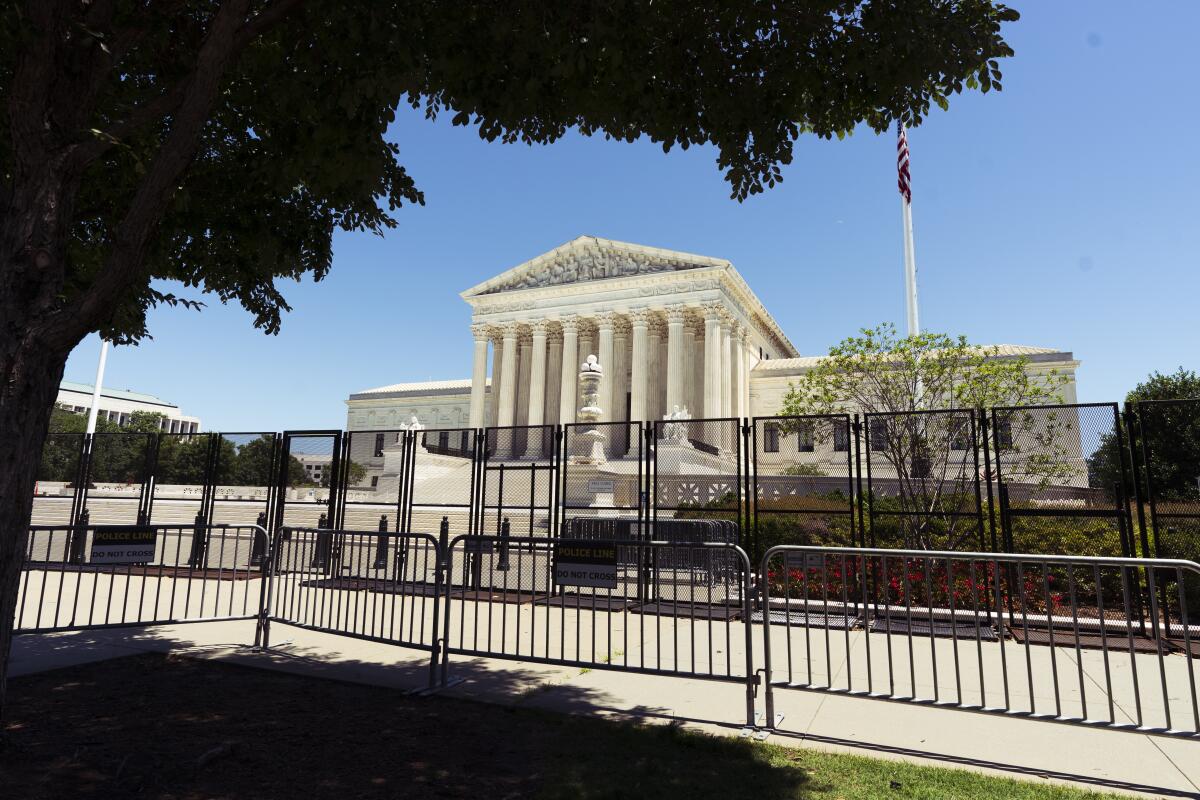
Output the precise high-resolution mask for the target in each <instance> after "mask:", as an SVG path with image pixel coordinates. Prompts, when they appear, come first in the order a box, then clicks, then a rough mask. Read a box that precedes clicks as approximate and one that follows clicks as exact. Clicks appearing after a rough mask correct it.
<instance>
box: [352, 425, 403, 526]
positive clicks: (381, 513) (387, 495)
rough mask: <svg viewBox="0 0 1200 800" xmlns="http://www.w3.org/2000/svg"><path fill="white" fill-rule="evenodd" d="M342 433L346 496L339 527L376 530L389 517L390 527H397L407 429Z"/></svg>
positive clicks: (387, 523)
mask: <svg viewBox="0 0 1200 800" xmlns="http://www.w3.org/2000/svg"><path fill="white" fill-rule="evenodd" d="M342 435H343V437H344V438H343V441H344V452H343V460H344V463H343V468H344V469H345V470H346V475H345V489H346V495H345V498H344V501H343V503H344V505H343V509H342V519H341V520H340V527H343V528H347V529H349V530H374V529H376V528H378V526H379V523H380V520H381V519H382V518H384V517H386V518H387V519H386V525H387V528H388V530H391V531H396V530H398V529H399V526H400V524H401V516H402V514H401V506H400V504H401V499H402V496H403V492H404V478H405V468H406V457H407V454H406V452H405V443H406V441H407V437H406V433H405V431H402V430H379V431H374V430H372V431H347V432H346V433H344V434H342Z"/></svg>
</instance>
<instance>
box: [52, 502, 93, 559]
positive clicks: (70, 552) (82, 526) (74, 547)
mask: <svg viewBox="0 0 1200 800" xmlns="http://www.w3.org/2000/svg"><path fill="white" fill-rule="evenodd" d="M90 517H91V515H90V514H89V512H88V510H87V509H86V508H85V509H83V511H80V512H79V517H78V518H77V519H76V520H75V530H73V531H72V532H71V545H70V547H68V548H67V561H69V562H70V563H72V564H82V563H83V556H84V553H85V552H86V550H87V532H88V526H89V524H90V522H91V520H90ZM47 555H48V554H47Z"/></svg>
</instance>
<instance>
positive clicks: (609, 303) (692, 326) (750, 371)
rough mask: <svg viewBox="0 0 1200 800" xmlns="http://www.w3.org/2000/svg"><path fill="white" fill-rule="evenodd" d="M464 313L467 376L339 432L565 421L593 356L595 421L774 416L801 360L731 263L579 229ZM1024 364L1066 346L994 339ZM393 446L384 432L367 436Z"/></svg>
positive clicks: (367, 408)
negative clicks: (683, 412) (598, 416)
mask: <svg viewBox="0 0 1200 800" xmlns="http://www.w3.org/2000/svg"><path fill="white" fill-rule="evenodd" d="M462 298H463V299H464V300H465V301H466V302H467V303H469V304H470V305H471V308H472V310H473V312H474V313H473V315H472V320H471V322H472V324H471V337H472V339H473V342H474V345H473V348H474V349H473V354H472V355H473V357H472V358H471V359H470V360H468V359H467V358H466V357H465V356H464V362H466V363H469V364H470V365H471V377H470V378H466V379H462V380H447V381H431V382H421V383H397V384H392V385H389V386H381V387H378V388H374V389H364V390H362V391H359V392H355V393H353V394H351V395H350V397H349V398H348V400H347V401H346V404H347V407H348V409H347V422H346V429H347V430H349V431H392V430H395V429H397V428H399V427H400V426H401V425H407V424H408V423H409V420H410V419H411V417H413V416H416V417H417V419H418V420H419V421H420V422H421V423H422V424H423V425H424V426H425V427H426V428H427V429H438V428H464V427H486V426H521V425H543V424H553V423H567V422H574V421H575V415H576V412H577V410H578V407H579V398H578V386H577V375H578V372H579V365H580V363H581V362H582V361H583V360H584V359H585V358H586V357H587V356H588V355H589V354H595V355H597V356H598V357H599V361H600V364H601V365H602V366H603V368H604V373H605V379H604V380H603V381H602V382H601V384H600V398H599V404H600V408H601V409H603V413H604V416H603V418H602V421H625V420H659V419H662V418H663V417H664V416H665V415H667V414H670V413H672V411H673V410H674V409H675V407H676V406H678V407H680V408H681V409H683V408H686V409H687V411H688V413H689V414H690V415H691V416H692V417H693V418H696V419H699V418H726V417H753V416H770V415H774V414H778V413H779V411H780V408H781V405H782V402H783V396H784V394H786V392H787V390H788V386H789V384H791V383H794V382H795V381H796V380H797V379H798V378H799V377H800V376H801V375H803V374H804V373H805V372H807V371H808V370H810V369H812V367H813V366H814V365H815V364H816V363H817V361H818V360H819V358H820V357H819V356H818V357H813V356H801V355H800V353H799V351H797V349H796V348H795V347H794V346H793V345H792V343H791V341H790V340H789V339H788V337H787V336H786V334H785V333H784V332H783V331H782V330H781V329H780V327H779V325H778V324H777V323H776V322H775V320H774V318H773V317H772V316H771V315H770V313H769V312H768V311H767V309H766V307H765V306H764V305H763V303H762V301H761V300H760V299H759V298H758V297H757V295H755V293H754V292H753V290H751V288H750V287H749V285H748V284H747V283H746V281H745V279H743V278H742V276H741V275H740V274H739V273H738V271H737V270H736V269H735V268H734V266H733V264H731V263H730V262H729V261H726V260H724V259H719V258H712V257H709V256H700V255H693V254H690V253H681V252H676V251H672V250H662V249H659V248H655V247H645V246H642V245H636V244H628V243H625V242H616V241H611V240H608V239H598V238H595V237H592V236H581V237H579V238H578V239H575V240H573V241H571V242H568V243H567V244H564V245H563V246H561V247H558V248H556V249H554V250H551V251H550V252H548V253H544V254H542V255H540V256H538V257H536V258H533V259H531V260H529V261H526V262H525V263H523V264H519V265H517V266H515V267H513V268H512V269H509V270H507V271H506V272H503V273H501V274H500V275H497V276H496V277H494V278H491V279H489V280H486V281H484V282H482V283H480V284H478V285H477V286H474V287H472V288H470V289H468V290H466V291H465V292H463V293H462ZM1000 355H1001V357H1005V356H1007V357H1020V356H1024V357H1025V358H1027V359H1028V361H1029V362H1030V369H1031V370H1032V371H1034V372H1050V371H1051V370H1054V371H1057V373H1058V374H1060V375H1064V376H1066V377H1067V379H1068V382H1067V383H1066V385H1064V386H1063V387H1062V390H1061V391H1062V394H1063V399H1064V401H1065V402H1068V403H1070V402H1074V401H1075V371H1076V369H1077V368H1078V366H1079V362H1078V361H1076V360H1075V359H1074V357H1073V356H1072V354H1071V353H1070V352H1065V351H1061V350H1057V349H1054V348H1044V347H1025V346H1018V345H1000ZM390 444H392V437H387V436H384V437H383V438H382V439H381V441H380V442H379V443H378V444H377V447H376V449H377V450H378V452H373V453H372V456H374V457H376V458H380V457H382V449H383V447H385V446H387V445H390Z"/></svg>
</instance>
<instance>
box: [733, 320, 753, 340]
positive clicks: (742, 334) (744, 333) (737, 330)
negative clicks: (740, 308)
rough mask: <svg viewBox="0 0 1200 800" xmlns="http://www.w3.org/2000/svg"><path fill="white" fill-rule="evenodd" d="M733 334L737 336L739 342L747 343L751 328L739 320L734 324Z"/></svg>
mask: <svg viewBox="0 0 1200 800" xmlns="http://www.w3.org/2000/svg"><path fill="white" fill-rule="evenodd" d="M733 335H734V336H735V337H737V340H738V341H739V342H741V343H742V344H745V343H746V341H747V340H748V339H749V338H750V328H748V327H747V326H745V325H743V324H742V323H740V322H739V323H737V324H736V325H734V326H733Z"/></svg>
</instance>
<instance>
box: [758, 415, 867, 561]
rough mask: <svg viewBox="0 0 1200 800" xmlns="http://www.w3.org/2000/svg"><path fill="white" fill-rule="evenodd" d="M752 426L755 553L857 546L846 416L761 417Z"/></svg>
mask: <svg viewBox="0 0 1200 800" xmlns="http://www.w3.org/2000/svg"><path fill="white" fill-rule="evenodd" d="M752 425H753V428H752V432H751V442H752V445H751V446H752V450H751V452H752V453H753V456H752V461H751V482H752V490H751V493H752V496H753V498H754V515H755V516H754V537H755V538H754V547H755V550H756V551H757V552H758V553H763V552H765V551H766V550H767V549H769V548H771V547H773V546H775V545H778V544H804V545H839V546H849V545H853V544H855V543H857V542H858V540H859V534H858V531H857V524H856V518H855V510H854V509H855V489H854V461H853V458H854V452H853V451H854V431H853V429H852V425H851V420H850V416H849V415H848V414H839V415H835V416H808V417H759V418H756V419H754V421H753V423H752Z"/></svg>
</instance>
